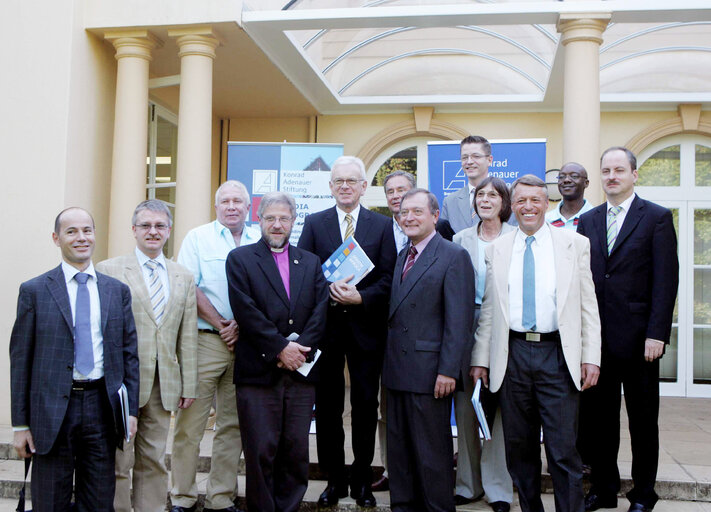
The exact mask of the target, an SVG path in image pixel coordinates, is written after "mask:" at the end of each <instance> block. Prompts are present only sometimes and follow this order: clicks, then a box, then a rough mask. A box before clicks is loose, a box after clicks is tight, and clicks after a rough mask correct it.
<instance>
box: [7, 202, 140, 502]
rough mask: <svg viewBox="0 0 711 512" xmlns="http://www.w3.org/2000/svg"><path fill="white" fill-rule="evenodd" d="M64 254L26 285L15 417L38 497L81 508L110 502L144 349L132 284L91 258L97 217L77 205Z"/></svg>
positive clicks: (15, 364) (14, 379)
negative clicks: (125, 414)
mask: <svg viewBox="0 0 711 512" xmlns="http://www.w3.org/2000/svg"><path fill="white" fill-rule="evenodd" d="M52 238H53V240H54V243H55V244H56V245H57V246H58V247H60V249H61V251H62V260H63V261H62V263H61V265H59V266H58V267H56V268H55V269H53V270H50V271H49V272H46V273H45V274H42V275H40V276H38V277H36V278H34V279H32V280H30V281H27V282H25V283H23V284H22V285H21V286H20V295H19V298H18V301H17V320H16V321H15V326H14V327H13V330H12V337H11V339H10V372H11V376H10V378H11V389H12V391H11V393H12V394H11V396H12V425H13V430H14V445H15V449H16V450H17V453H18V455H20V457H24V458H27V457H31V456H32V457H33V458H34V464H33V467H32V505H33V509H34V510H36V511H38V512H45V511H47V512H56V511H66V510H69V504H70V501H71V497H72V480H73V479H74V483H75V499H76V506H77V510H78V511H79V512H102V511H106V512H108V511H112V510H113V500H114V488H115V480H114V456H115V450H116V447H117V446H119V445H120V443H121V441H122V439H123V437H124V432H125V429H124V427H123V420H122V416H121V407H120V400H119V395H118V392H119V388H120V387H121V385H122V384H124V385H125V386H126V390H127V392H128V401H129V414H130V418H129V422H128V423H129V432H130V435H133V434H134V433H135V431H136V415H137V413H138V356H137V355H136V329H135V326H134V323H133V315H132V313H131V292H130V291H129V289H128V287H127V286H126V285H124V284H122V283H121V282H119V281H117V280H115V279H113V278H111V277H108V276H106V275H104V274H100V273H97V272H96V271H95V270H94V266H93V264H92V262H91V255H92V253H93V251H94V219H93V218H92V217H91V215H90V214H89V212H87V211H86V210H83V209H81V208H67V209H66V210H64V211H62V212H61V213H60V214H59V215H58V216H57V218H56V220H55V224H54V233H53V234H52Z"/></svg>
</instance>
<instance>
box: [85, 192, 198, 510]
mask: <svg viewBox="0 0 711 512" xmlns="http://www.w3.org/2000/svg"><path fill="white" fill-rule="evenodd" d="M172 224H173V216H172V215H171V213H170V210H169V209H168V206H167V205H166V204H165V203H164V202H163V201H160V200H158V199H149V200H147V201H143V202H142V203H140V204H139V205H138V206H137V207H136V210H135V211H134V212H133V219H132V226H133V235H134V236H135V237H136V248H135V249H134V250H133V251H131V253H130V254H126V255H123V256H118V257H116V258H111V259H110V260H106V261H102V262H101V263H99V264H98V265H97V266H96V268H97V270H99V271H100V272H103V273H105V274H108V275H110V276H111V277H114V278H116V279H118V280H119V281H121V282H123V283H125V284H127V285H128V287H129V288H130V289H131V296H132V297H133V302H132V310H133V317H134V319H135V321H136V331H137V332H138V355H139V360H140V378H141V385H140V395H139V401H138V406H139V407H140V409H139V411H138V431H137V433H136V437H135V438H134V439H131V441H130V442H129V443H125V444H124V447H123V450H119V451H117V452H116V497H115V499H114V509H115V511H116V512H131V481H132V479H131V470H132V469H133V508H135V509H136V510H140V511H141V512H162V511H164V510H165V498H166V495H167V493H168V468H167V467H166V464H165V452H166V445H167V441H168V431H169V430H170V416H171V412H177V411H178V409H187V408H188V407H190V405H191V404H192V403H193V400H194V399H195V397H197V387H198V375H197V306H196V301H195V280H194V279H193V275H192V274H191V273H190V272H189V271H188V270H187V269H186V268H185V267H182V266H180V265H178V264H177V263H174V262H173V261H171V260H169V259H167V258H166V257H165V256H164V255H163V246H165V244H166V242H167V241H168V238H169V237H170V229H171V226H172Z"/></svg>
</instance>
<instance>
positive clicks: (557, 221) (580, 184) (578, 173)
mask: <svg viewBox="0 0 711 512" xmlns="http://www.w3.org/2000/svg"><path fill="white" fill-rule="evenodd" d="M589 183H590V182H589V181H588V173H587V171H586V170H585V167H583V166H582V165H580V164H578V163H575V162H568V163H567V164H564V165H563V167H561V168H560V172H559V173H558V191H559V192H560V195H561V196H563V200H562V201H561V202H560V203H559V204H558V206H557V207H556V208H554V209H553V210H551V211H549V212H548V213H546V222H548V223H549V224H551V225H553V226H556V227H559V228H566V229H570V230H573V231H575V230H576V229H577V228H578V218H579V217H580V216H581V215H582V214H583V213H585V212H587V211H590V210H592V205H591V204H590V203H589V202H588V201H587V199H585V198H584V197H583V196H584V194H585V189H586V188H588V184H589Z"/></svg>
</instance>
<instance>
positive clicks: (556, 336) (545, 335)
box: [509, 330, 560, 343]
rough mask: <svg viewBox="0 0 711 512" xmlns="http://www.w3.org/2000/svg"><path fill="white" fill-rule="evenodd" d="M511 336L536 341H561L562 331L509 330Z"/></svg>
mask: <svg viewBox="0 0 711 512" xmlns="http://www.w3.org/2000/svg"><path fill="white" fill-rule="evenodd" d="M509 337H510V338H516V339H517V340H524V341H531V342H534V343H538V342H540V341H560V332H559V331H553V332H518V331H512V330H509Z"/></svg>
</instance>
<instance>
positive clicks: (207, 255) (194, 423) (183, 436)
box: [170, 180, 261, 512]
mask: <svg viewBox="0 0 711 512" xmlns="http://www.w3.org/2000/svg"><path fill="white" fill-rule="evenodd" d="M249 206H250V199H249V194H248V193H247V189H246V188H245V186H244V185H243V184H242V183H240V182H239V181H233V180H229V181H226V182H224V183H223V184H222V185H220V188H218V189H217V192H216V193H215V212H216V214H217V220H215V221H213V222H210V223H208V224H204V225H202V226H198V227H196V228H195V229H193V230H191V231H190V232H188V234H187V236H186V237H185V240H183V245H182V247H181V248H180V253H179V254H178V263H180V264H181V265H183V266H184V267H186V268H187V269H188V270H190V271H191V272H192V273H193V275H194V276H195V285H196V287H197V308H198V382H199V385H198V397H197V399H196V400H195V403H193V405H192V407H190V408H189V409H181V410H180V411H179V412H178V415H177V418H176V423H175V440H174V441H173V457H172V475H171V476H172V485H173V487H172V489H171V492H170V498H171V501H172V504H173V508H172V509H171V512H184V511H188V512H191V511H194V510H195V507H196V503H197V497H198V496H197V494H198V493H197V483H196V482H195V476H196V473H197V462H198V456H199V454H200V441H201V440H202V437H203V434H204V432H205V425H206V424H207V419H208V417H209V415H210V406H211V405H212V398H213V396H214V395H215V393H216V394H217V423H216V433H215V439H214V441H213V443H212V464H211V466H210V476H209V477H208V481H207V495H206V496H205V509H204V510H205V511H207V512H210V511H220V512H236V511H237V508H236V507H235V505H234V500H235V498H236V497H237V468H238V465H239V458H240V455H241V453H242V441H241V438H240V430H239V421H238V419H237V399H236V396H235V387H234V385H233V384H232V376H233V373H234V344H235V342H236V341H237V337H238V335H239V327H238V326H237V322H236V321H235V319H234V315H233V314H232V309H231V308H230V299H229V294H228V291H227V275H226V273H225V262H226V261H227V255H228V254H229V252H230V251H231V250H232V249H235V248H236V247H240V246H244V245H247V244H253V243H255V242H258V241H259V239H260V238H261V236H260V232H259V230H258V229H256V228H252V227H249V226H246V225H245V221H246V219H247V215H248V213H249Z"/></svg>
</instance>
